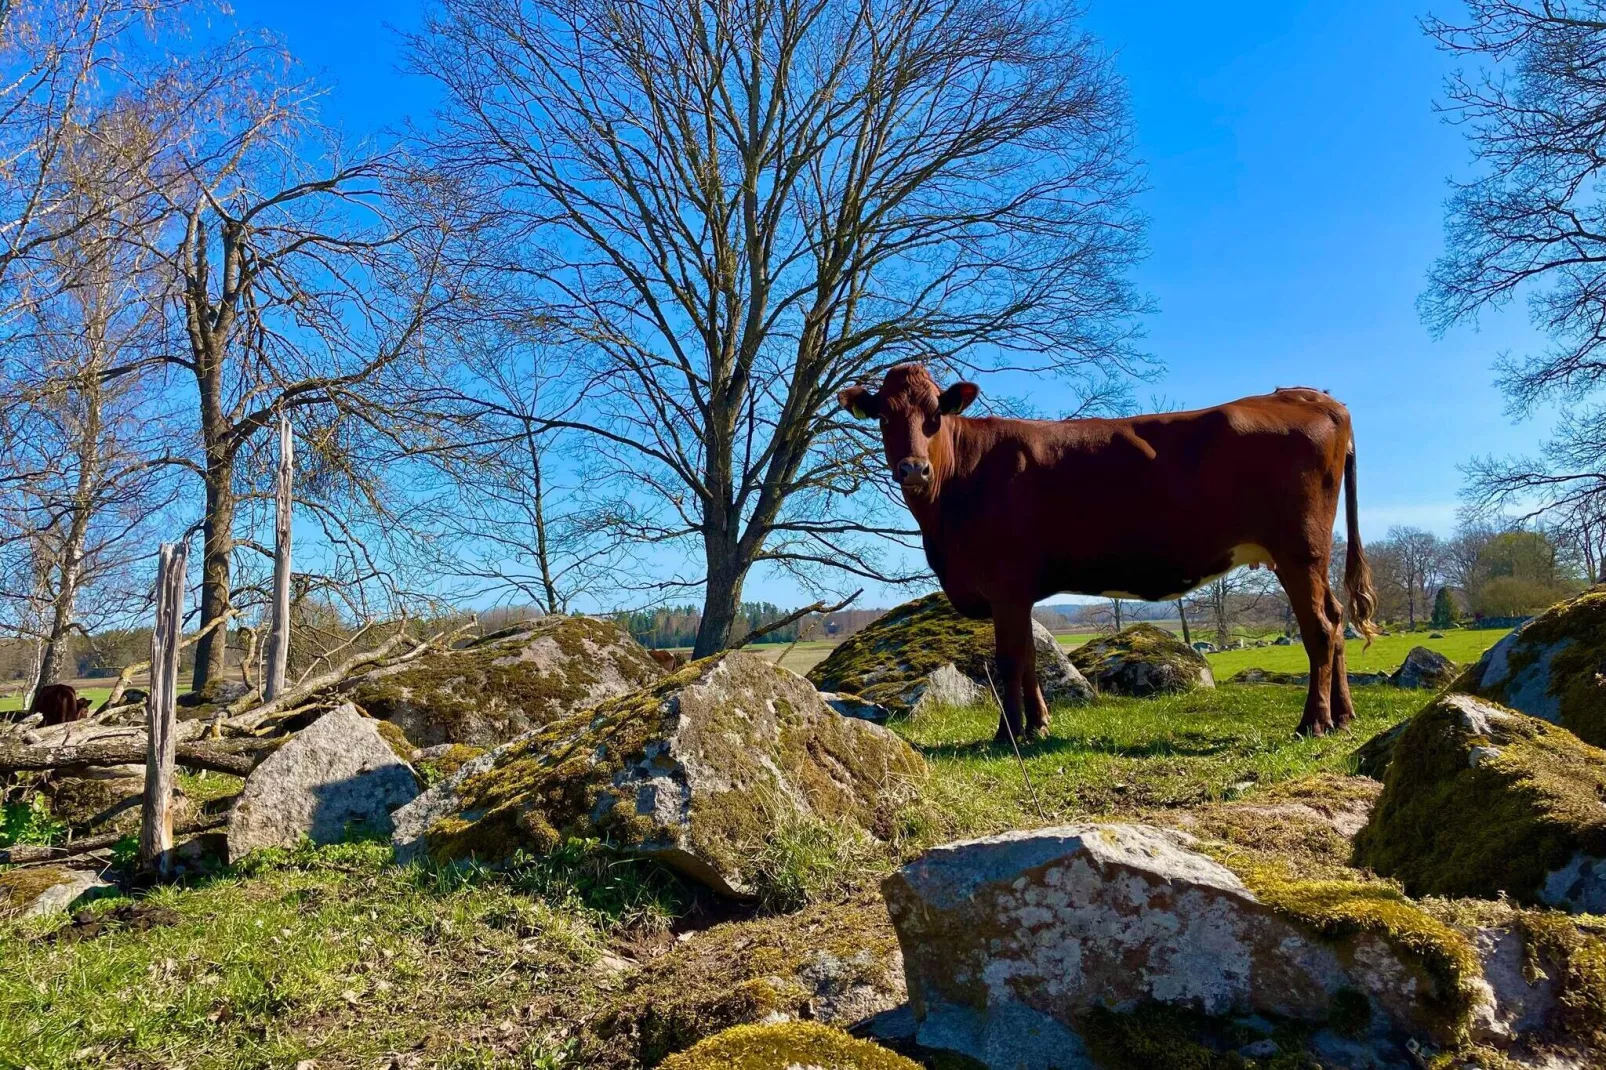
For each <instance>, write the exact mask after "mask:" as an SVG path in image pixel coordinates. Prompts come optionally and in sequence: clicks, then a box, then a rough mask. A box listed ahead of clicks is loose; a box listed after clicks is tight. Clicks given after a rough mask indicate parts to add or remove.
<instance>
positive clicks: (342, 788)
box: [228, 703, 418, 862]
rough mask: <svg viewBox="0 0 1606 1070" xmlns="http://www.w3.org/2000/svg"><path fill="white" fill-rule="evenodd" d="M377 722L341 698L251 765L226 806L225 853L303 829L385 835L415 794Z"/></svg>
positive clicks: (334, 835) (320, 834)
mask: <svg viewBox="0 0 1606 1070" xmlns="http://www.w3.org/2000/svg"><path fill="white" fill-rule="evenodd" d="M377 725H378V722H376V721H374V720H373V719H372V718H368V717H364V716H363V715H362V714H360V713H358V712H357V710H356V708H355V707H353V706H352V705H351V704H349V703H347V704H346V705H343V706H340V707H337V708H336V709H334V710H331V711H330V712H328V713H326V714H324V715H323V716H322V717H320V718H318V720H316V721H314V722H313V723H312V724H311V725H309V726H308V727H306V728H304V729H302V730H301V731H300V732H298V733H297V734H296V735H295V737H294V738H292V739H291V740H290V742H288V743H286V744H285V745H284V746H282V747H280V748H279V749H278V750H276V751H274V752H273V753H272V754H270V755H269V756H268V757H267V758H266V759H265V760H264V761H263V762H262V764H261V765H259V766H257V767H256V768H255V769H253V770H252V771H251V775H250V776H248V777H246V778H245V785H244V787H242V788H241V789H240V796H239V798H238V799H237V800H235V803H234V808H233V810H232V811H231V812H230V817H229V834H228V856H229V860H230V861H231V862H232V861H234V860H236V859H238V858H240V857H241V856H243V855H245V854H246V853H247V852H249V851H253V850H255V849H257V848H259V847H283V846H288V845H290V844H293V843H295V842H296V841H297V840H299V839H300V838H301V837H303V836H306V837H308V838H310V839H311V840H312V841H313V842H314V843H335V842H338V841H339V840H340V839H342V838H343V837H345V836H346V835H347V833H348V832H349V831H352V830H355V829H363V830H366V831H369V832H376V833H379V834H381V835H388V834H389V833H390V831H391V813H392V812H393V811H395V810H398V809H400V808H401V807H403V806H406V805H407V804H408V803H410V802H412V801H413V800H414V799H415V798H417V797H418V780H417V777H416V776H415V775H414V774H413V770H412V768H411V767H410V766H409V765H408V764H407V763H406V762H404V761H402V760H401V758H399V757H398V756H397V755H396V752H395V750H394V749H393V748H392V747H391V745H390V744H389V743H388V742H386V740H385V739H384V737H383V736H382V735H381V734H380V731H379V728H378V727H377Z"/></svg>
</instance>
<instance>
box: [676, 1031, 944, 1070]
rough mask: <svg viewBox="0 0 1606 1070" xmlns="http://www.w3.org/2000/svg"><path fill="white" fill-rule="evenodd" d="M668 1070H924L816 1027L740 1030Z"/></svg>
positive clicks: (869, 1045)
mask: <svg viewBox="0 0 1606 1070" xmlns="http://www.w3.org/2000/svg"><path fill="white" fill-rule="evenodd" d="M659 1065H660V1066H661V1067H662V1068H663V1070H920V1065H919V1064H918V1063H915V1062H911V1061H910V1060H908V1059H905V1058H904V1057H903V1056H901V1055H898V1054H897V1053H895V1052H891V1051H888V1050H887V1049H886V1048H883V1047H881V1046H880V1045H877V1044H873V1043H871V1042H870V1041H868V1040H858V1039H856V1038H854V1037H851V1036H849V1035H848V1034H846V1033H844V1032H842V1030H840V1029H832V1028H831V1027H830V1026H827V1025H820V1024H818V1023H816V1022H777V1023H775V1024H773V1025H739V1026H736V1027H735V1028H733V1029H727V1030H726V1031H725V1032H723V1033H720V1034H718V1035H716V1036H712V1037H709V1038H708V1039H707V1040H704V1041H701V1042H699V1043H698V1044H697V1046H696V1047H694V1048H692V1049H691V1050H690V1051H687V1052H684V1053H682V1054H680V1055H673V1056H670V1057H669V1058H668V1059H665V1060H664V1061H663V1062H662V1063H661V1064H659Z"/></svg>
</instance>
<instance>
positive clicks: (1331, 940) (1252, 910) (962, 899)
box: [883, 825, 1477, 1066]
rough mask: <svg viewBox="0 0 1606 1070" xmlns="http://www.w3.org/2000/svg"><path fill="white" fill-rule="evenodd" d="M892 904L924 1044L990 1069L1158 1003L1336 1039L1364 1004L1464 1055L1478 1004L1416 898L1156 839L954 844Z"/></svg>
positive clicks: (1375, 1027)
mask: <svg viewBox="0 0 1606 1070" xmlns="http://www.w3.org/2000/svg"><path fill="white" fill-rule="evenodd" d="M1246 863H1247V864H1246ZM883 891H884V894H885V895H886V898H887V904H888V909H889V911H890V912H891V915H892V919H893V924H894V925H895V926H896V927H897V930H898V936H899V940H900V942H901V943H902V945H903V949H904V956H905V962H906V972H907V976H908V982H909V988H910V1002H911V1005H912V1006H913V1008H914V1012H915V1015H916V1017H917V1019H918V1020H919V1022H920V1025H919V1032H918V1034H917V1038H918V1040H919V1043H920V1044H921V1045H923V1046H931V1047H939V1048H947V1049H950V1050H956V1051H959V1052H960V1053H962V1054H965V1055H968V1056H970V1057H972V1058H977V1059H980V1060H981V1061H982V1062H984V1063H986V1064H988V1065H1016V1063H1017V1062H1018V1063H1020V1064H1022V1065H1034V1066H1035V1065H1049V1062H1047V1061H1044V1060H1045V1059H1046V1058H1047V1054H1048V1053H1052V1052H1055V1051H1058V1052H1062V1053H1064V1052H1070V1051H1072V1050H1073V1049H1075V1048H1077V1047H1078V1046H1079V1045H1080V1044H1081V1043H1082V1042H1081V1040H1080V1039H1079V1037H1078V1030H1079V1029H1080V1028H1081V1023H1082V1022H1083V1020H1084V1018H1085V1017H1086V1016H1087V1015H1089V1014H1091V1013H1094V1012H1097V1011H1099V1010H1101V1009H1112V1008H1114V1009H1130V1008H1132V1007H1136V1006H1139V1005H1142V1004H1144V1003H1147V1002H1156V1003H1163V1004H1166V1005H1168V1006H1172V1007H1176V1008H1181V1009H1183V1010H1186V1011H1188V1012H1191V1013H1195V1014H1200V1015H1207V1016H1222V1015H1242V1014H1261V1015H1269V1016H1273V1017H1277V1018H1281V1019H1286V1020H1291V1021H1297V1022H1305V1023H1308V1024H1310V1025H1312V1026H1322V1025H1329V1024H1331V1023H1333V1022H1334V1021H1335V1020H1342V1021H1346V1022H1353V1021H1354V1020H1355V1019H1356V1014H1355V1011H1356V1010H1357V1009H1358V1008H1357V1007H1352V1006H1350V1004H1351V1003H1354V1002H1356V1000H1357V997H1356V996H1355V995H1354V994H1355V993H1359V994H1360V996H1359V999H1362V1000H1364V1001H1365V1008H1366V1011H1367V1014H1366V1016H1365V1017H1366V1021H1367V1025H1366V1026H1365V1028H1366V1029H1367V1030H1368V1031H1369V1032H1372V1033H1376V1034H1378V1035H1380V1036H1384V1035H1389V1034H1391V1033H1392V1034H1394V1035H1400V1036H1413V1035H1414V1036H1423V1037H1430V1038H1433V1039H1435V1040H1437V1041H1442V1042H1453V1041H1455V1040H1456V1039H1458V1037H1459V1036H1460V1035H1461V1034H1462V1033H1463V1032H1464V1030H1465V1027H1466V1023H1467V1021H1468V1020H1469V1019H1470V1013H1471V1008H1472V1004H1473V1002H1474V997H1475V995H1476V989H1475V986H1474V985H1473V983H1472V981H1473V979H1474V978H1475V976H1476V971H1477V959H1476V956H1475V955H1474V953H1473V951H1472V949H1471V946H1470V944H1469V943H1468V942H1467V941H1466V939H1465V938H1464V937H1463V936H1461V934H1459V933H1458V932H1456V931H1455V930H1454V929H1453V928H1452V927H1450V926H1448V925H1446V924H1444V923H1443V922H1440V921H1439V920H1437V919H1435V918H1433V917H1432V916H1431V915H1429V914H1427V913H1426V912H1425V911H1422V910H1420V909H1419V908H1417V907H1416V905H1415V904H1412V903H1411V902H1410V901H1409V900H1408V899H1406V897H1405V896H1404V895H1402V894H1401V893H1400V892H1399V890H1398V888H1396V887H1393V886H1390V885H1388V884H1386V883H1385V882H1381V881H1371V882H1366V881H1363V880H1360V879H1355V880H1342V879H1336V878H1329V879H1320V880H1305V879H1303V875H1300V876H1299V877H1297V878H1296V877H1295V876H1294V875H1292V874H1290V873H1288V872H1286V871H1279V870H1276V869H1274V868H1273V867H1272V866H1270V865H1267V864H1266V863H1265V862H1264V860H1261V859H1257V858H1253V857H1251V858H1248V859H1245V858H1240V857H1236V852H1233V851H1230V850H1227V851H1223V852H1219V853H1218V852H1215V851H1210V852H1209V853H1207V846H1206V845H1204V844H1202V843H1200V842H1198V841H1195V840H1193V839H1192V838H1190V837H1186V836H1182V835H1180V834H1177V833H1171V832H1166V831H1163V830H1159V829H1154V828H1148V827H1145V826H1136V825H1079V826H1066V827H1063V828H1054V829H1040V830H1036V831H1033V832H1017V833H1007V834H1004V835H1001V836H994V837H988V838H985V839H981V840H973V841H966V842H962V843H957V844H950V845H948V846H946V847H942V848H938V849H936V850H934V851H931V852H929V853H928V854H927V855H925V856H924V857H922V858H921V859H919V860H917V861H916V862H913V863H911V864H909V865H907V866H904V867H903V868H902V869H900V870H899V871H898V872H897V873H895V874H894V875H893V876H892V877H889V878H888V879H887V881H886V882H885V884H884V885H883ZM1071 1065H1082V1064H1081V1063H1077V1062H1075V1061H1074V1060H1072V1061H1071Z"/></svg>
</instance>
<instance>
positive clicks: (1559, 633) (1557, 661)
mask: <svg viewBox="0 0 1606 1070" xmlns="http://www.w3.org/2000/svg"><path fill="white" fill-rule="evenodd" d="M1602 665H1606V585H1602V586H1598V587H1592V588H1590V589H1589V590H1587V591H1585V592H1584V593H1583V594H1580V595H1578V596H1576V597H1574V598H1569V599H1568V600H1567V601H1565V602H1561V603H1559V604H1557V605H1555V606H1552V607H1551V608H1550V609H1548V610H1546V611H1545V612H1544V613H1542V614H1541V615H1539V616H1538V617H1535V618H1534V619H1533V620H1531V621H1529V622H1528V623H1527V624H1525V625H1523V626H1522V627H1521V628H1519V629H1518V630H1516V631H1514V632H1512V633H1511V634H1510V635H1508V636H1506V637H1505V638H1504V639H1502V640H1500V642H1498V643H1496V644H1495V645H1494V646H1492V647H1490V648H1489V649H1488V650H1487V651H1485V652H1484V654H1483V657H1481V658H1479V659H1478V661H1477V662H1476V663H1475V664H1474V665H1473V666H1472V667H1471V668H1469V669H1467V670H1466V671H1465V672H1464V673H1462V674H1461V675H1460V676H1459V677H1458V678H1457V679H1456V680H1455V682H1454V683H1453V684H1451V688H1452V690H1455V691H1462V692H1466V693H1467V694H1472V695H1477V696H1478V697H1479V698H1485V699H1489V700H1490V701H1492V702H1498V703H1499V704H1501V705H1502V706H1507V707H1509V708H1511V709H1514V710H1516V711H1517V712H1519V713H1525V714H1527V715H1528V716H1529V717H1537V718H1539V719H1540V720H1542V721H1549V722H1550V723H1551V724H1557V725H1560V726H1561V727H1563V728H1565V729H1567V730H1568V731H1570V732H1572V733H1573V734H1574V735H1576V736H1577V737H1578V738H1579V739H1582V740H1583V741H1584V742H1586V743H1592V744H1594V745H1595V746H1597V747H1606V685H1603V684H1602V682H1601V676H1600V671H1601V666H1602Z"/></svg>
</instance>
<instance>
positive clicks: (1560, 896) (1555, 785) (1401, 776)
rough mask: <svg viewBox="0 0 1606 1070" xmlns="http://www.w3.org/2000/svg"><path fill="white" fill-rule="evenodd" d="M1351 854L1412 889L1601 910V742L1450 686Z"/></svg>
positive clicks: (1416, 723)
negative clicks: (1451, 690)
mask: <svg viewBox="0 0 1606 1070" xmlns="http://www.w3.org/2000/svg"><path fill="white" fill-rule="evenodd" d="M1389 750H1390V751H1391V757H1390V759H1389V761H1388V764H1387V772H1386V773H1385V774H1384V779H1383V793H1382V795H1380V796H1379V797H1378V802H1377V805H1376V807H1374V808H1373V810H1372V814H1371V818H1370V819H1369V820H1368V822H1367V825H1366V827H1365V828H1363V829H1362V830H1361V831H1360V833H1359V834H1358V835H1357V836H1356V839H1355V860H1356V862H1357V863H1358V864H1360V865H1365V866H1369V867H1371V868H1372V869H1374V870H1375V871H1377V872H1378V873H1381V874H1384V875H1386V876H1391V877H1395V878H1397V879H1398V880H1400V881H1401V883H1403V884H1404V886H1405V889H1406V891H1407V892H1409V893H1410V894H1412V895H1441V896H1476V897H1479V898H1483V899H1493V898H1496V897H1498V896H1500V895H1502V894H1503V895H1506V896H1509V897H1510V898H1512V899H1514V900H1516V901H1518V902H1522V903H1543V904H1546V905H1549V906H1555V907H1560V908H1563V909H1567V910H1574V911H1587V912H1590V913H1599V912H1602V911H1606V805H1602V801H1603V800H1606V751H1601V750H1598V749H1596V748H1595V747H1592V746H1590V745H1589V744H1587V743H1584V742H1583V741H1581V740H1579V739H1578V737H1576V736H1574V735H1573V734H1572V733H1571V732H1568V731H1567V730H1566V729H1564V728H1558V727H1557V726H1555V725H1553V724H1550V723H1549V722H1546V721H1541V720H1539V719H1537V718H1534V717H1525V716H1523V715H1522V714H1520V713H1515V712H1513V711H1511V710H1507V709H1503V708H1501V707H1499V706H1496V705H1494V704H1493V703H1489V702H1484V701H1482V700H1480V699H1477V698H1474V697H1472V696H1470V695H1462V694H1456V693H1447V694H1444V695H1441V696H1439V697H1438V698H1437V699H1435V700H1434V701H1433V702H1432V703H1430V704H1429V705H1428V706H1427V708H1426V709H1424V710H1423V711H1422V712H1421V713H1419V714H1417V715H1416V717H1414V718H1413V719H1412V720H1410V721H1409V722H1407V724H1406V727H1405V728H1404V729H1403V730H1402V731H1401V732H1400V733H1399V735H1398V736H1397V737H1396V738H1395V739H1394V740H1393V742H1392V746H1391V747H1390V748H1389Z"/></svg>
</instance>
